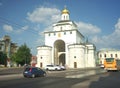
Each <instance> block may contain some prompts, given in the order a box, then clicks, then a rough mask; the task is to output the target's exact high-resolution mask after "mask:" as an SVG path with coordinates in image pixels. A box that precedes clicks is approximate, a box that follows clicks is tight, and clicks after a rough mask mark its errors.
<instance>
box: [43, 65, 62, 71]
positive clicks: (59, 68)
mask: <svg viewBox="0 0 120 88" xmlns="http://www.w3.org/2000/svg"><path fill="white" fill-rule="evenodd" d="M45 69H46V70H57V71H58V70H62V69H61V67H60V66H57V65H47V66H46V67H45Z"/></svg>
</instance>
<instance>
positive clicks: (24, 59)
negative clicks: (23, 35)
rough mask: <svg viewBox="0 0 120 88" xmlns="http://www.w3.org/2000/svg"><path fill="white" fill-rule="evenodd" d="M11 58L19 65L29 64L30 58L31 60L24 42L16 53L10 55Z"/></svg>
mask: <svg viewBox="0 0 120 88" xmlns="http://www.w3.org/2000/svg"><path fill="white" fill-rule="evenodd" d="M11 59H12V61H14V62H16V63H17V64H21V65H24V64H30V60H31V53H30V49H29V48H28V47H27V45H26V44H24V45H21V46H20V47H19V49H18V51H17V53H15V54H13V55H12V57H11Z"/></svg>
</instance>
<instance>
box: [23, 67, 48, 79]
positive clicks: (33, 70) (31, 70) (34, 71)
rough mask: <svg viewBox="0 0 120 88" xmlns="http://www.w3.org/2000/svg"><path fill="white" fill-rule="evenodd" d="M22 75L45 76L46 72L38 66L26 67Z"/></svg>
mask: <svg viewBox="0 0 120 88" xmlns="http://www.w3.org/2000/svg"><path fill="white" fill-rule="evenodd" d="M23 76H24V77H32V78H35V77H38V76H43V77H44V76H46V72H45V71H43V70H42V69H40V68H38V67H26V68H25V70H24V72H23Z"/></svg>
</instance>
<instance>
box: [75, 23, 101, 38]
mask: <svg viewBox="0 0 120 88" xmlns="http://www.w3.org/2000/svg"><path fill="white" fill-rule="evenodd" d="M77 26H78V29H79V30H80V32H81V33H82V34H84V35H87V36H93V35H96V34H98V33H100V32H101V29H100V28H98V27H97V26H95V25H93V24H90V23H85V22H77Z"/></svg>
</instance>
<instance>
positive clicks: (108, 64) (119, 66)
mask: <svg viewBox="0 0 120 88" xmlns="http://www.w3.org/2000/svg"><path fill="white" fill-rule="evenodd" d="M104 69H105V70H107V71H119V70H120V60H119V59H115V58H105V60H104Z"/></svg>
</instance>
